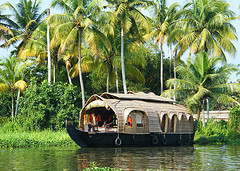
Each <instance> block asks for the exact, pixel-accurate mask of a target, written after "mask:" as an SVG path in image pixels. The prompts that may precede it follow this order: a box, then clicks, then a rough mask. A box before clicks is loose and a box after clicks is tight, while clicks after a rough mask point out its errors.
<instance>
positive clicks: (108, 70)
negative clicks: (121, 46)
mask: <svg viewBox="0 0 240 171" xmlns="http://www.w3.org/2000/svg"><path fill="white" fill-rule="evenodd" d="M109 72H110V66H109V61H107V93H108V92H109V74H110V73H109Z"/></svg>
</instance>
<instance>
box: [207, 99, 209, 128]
mask: <svg viewBox="0 0 240 171" xmlns="http://www.w3.org/2000/svg"><path fill="white" fill-rule="evenodd" d="M208 121H209V98H207V123H208Z"/></svg>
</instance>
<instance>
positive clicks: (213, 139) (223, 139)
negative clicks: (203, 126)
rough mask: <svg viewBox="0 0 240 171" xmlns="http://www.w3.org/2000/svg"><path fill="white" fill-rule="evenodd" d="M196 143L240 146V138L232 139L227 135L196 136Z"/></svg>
mask: <svg viewBox="0 0 240 171" xmlns="http://www.w3.org/2000/svg"><path fill="white" fill-rule="evenodd" d="M194 143H195V144H197V145H240V138H236V139H233V138H230V137H227V136H225V135H223V134H222V135H213V136H203V135H198V134H196V135H195V138H194Z"/></svg>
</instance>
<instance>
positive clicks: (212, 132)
mask: <svg viewBox="0 0 240 171" xmlns="http://www.w3.org/2000/svg"><path fill="white" fill-rule="evenodd" d="M196 134H200V135H203V136H220V135H228V130H227V122H226V121H224V120H221V121H214V119H210V120H209V122H208V123H206V125H205V127H203V123H202V122H199V123H198V127H197V130H196Z"/></svg>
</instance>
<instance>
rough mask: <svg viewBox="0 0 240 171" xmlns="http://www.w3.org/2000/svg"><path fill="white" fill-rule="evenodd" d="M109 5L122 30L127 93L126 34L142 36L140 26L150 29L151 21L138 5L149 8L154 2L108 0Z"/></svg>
mask: <svg viewBox="0 0 240 171" xmlns="http://www.w3.org/2000/svg"><path fill="white" fill-rule="evenodd" d="M107 2H108V3H109V4H110V5H109V7H110V8H111V7H112V8H113V9H114V10H115V13H116V15H117V17H118V25H119V27H120V30H121V64H122V79H123V90H124V93H127V85H126V76H125V65H124V34H126V33H131V34H132V36H133V37H137V38H140V33H139V26H140V27H141V28H142V29H144V30H147V32H148V31H150V27H151V26H150V22H149V20H148V19H147V17H146V16H144V15H143V13H142V12H141V11H140V10H139V9H138V7H143V8H147V7H149V6H150V5H152V4H153V2H152V1H149V0H124V1H123V0H107Z"/></svg>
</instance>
